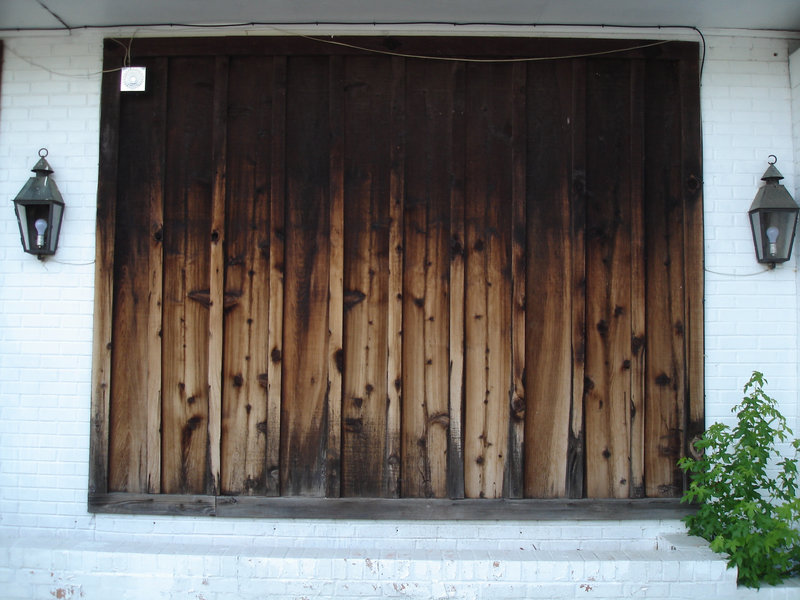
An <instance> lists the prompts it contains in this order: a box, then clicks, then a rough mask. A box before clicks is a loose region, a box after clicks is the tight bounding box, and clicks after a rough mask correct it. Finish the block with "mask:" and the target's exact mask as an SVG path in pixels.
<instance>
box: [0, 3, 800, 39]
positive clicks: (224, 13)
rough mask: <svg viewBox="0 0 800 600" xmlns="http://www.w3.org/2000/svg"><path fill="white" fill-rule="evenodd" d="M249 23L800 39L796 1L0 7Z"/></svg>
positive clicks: (16, 26)
mask: <svg viewBox="0 0 800 600" xmlns="http://www.w3.org/2000/svg"><path fill="white" fill-rule="evenodd" d="M250 23H253V24H273V25H279V24H321V25H334V24H353V25H371V24H381V25H390V24H400V23H448V24H449V23H457V24H466V23H469V24H487V25H531V24H537V25H563V26H581V25H587V26H598V25H607V26H615V25H616V26H623V27H653V26H664V27H668V26H680V27H696V28H699V29H748V30H780V31H798V32H800V1H798V0H760V1H759V2H734V1H732V0H223V1H220V0H0V30H5V31H13V30H35V29H71V28H86V27H90V28H93V27H125V26H147V25H151V26H153V25H174V24H186V25H222V24H250Z"/></svg>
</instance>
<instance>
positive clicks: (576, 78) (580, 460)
mask: <svg viewBox="0 0 800 600" xmlns="http://www.w3.org/2000/svg"><path fill="white" fill-rule="evenodd" d="M586 78H587V67H586V61H585V60H584V59H577V60H575V61H574V62H573V65H572V82H573V83H572V100H571V102H570V104H571V105H572V122H573V123H574V125H573V126H572V136H571V143H572V153H571V154H572V160H571V166H572V172H571V174H570V220H571V234H572V235H571V242H570V250H571V252H570V260H571V263H572V264H571V267H572V268H571V272H572V278H571V280H570V281H571V290H570V292H571V293H570V298H571V300H572V305H571V313H572V394H571V397H572V403H571V406H570V415H569V435H568V442H567V472H566V478H567V481H566V490H565V492H566V495H567V496H568V497H569V498H582V497H583V495H584V490H585V487H586V486H585V479H586V458H585V453H586V450H585V446H586V434H585V429H584V421H585V419H584V413H585V411H584V398H585V396H586V388H587V385H586V204H587V190H586V152H587V140H586V102H587V100H586Z"/></svg>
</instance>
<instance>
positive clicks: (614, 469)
mask: <svg viewBox="0 0 800 600" xmlns="http://www.w3.org/2000/svg"><path fill="white" fill-rule="evenodd" d="M590 64H591V69H590V75H589V89H588V91H587V97H588V99H589V105H588V111H587V114H588V135H587V140H588V147H589V149H590V153H589V155H588V157H587V158H588V163H587V183H588V186H589V193H590V198H591V200H590V202H589V205H588V210H587V240H586V245H587V249H586V257H587V259H586V260H587V274H588V277H587V282H586V285H587V290H586V296H587V305H586V320H587V347H586V375H587V382H588V388H589V389H588V390H587V394H586V397H585V411H586V413H585V416H586V460H587V468H586V488H587V489H586V491H587V495H588V496H589V497H596V498H607V497H613V498H625V497H628V495H629V486H630V402H631V399H630V381H631V378H630V366H631V361H630V350H631V343H630V340H631V321H630V318H631V317H630V315H631V307H630V301H631V289H630V287H631V286H630V258H631V256H630V253H631V249H630V219H631V216H630V203H631V192H630V170H631V162H630V156H629V153H630V146H629V142H628V136H629V135H630V131H629V129H630V98H629V94H630V73H629V62H628V61H618V60H605V59H601V60H595V61H591V62H590Z"/></svg>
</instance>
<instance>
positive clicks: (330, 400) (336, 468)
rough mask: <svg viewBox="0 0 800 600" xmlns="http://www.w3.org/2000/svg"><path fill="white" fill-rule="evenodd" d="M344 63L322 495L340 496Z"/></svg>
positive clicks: (333, 164)
mask: <svg viewBox="0 0 800 600" xmlns="http://www.w3.org/2000/svg"><path fill="white" fill-rule="evenodd" d="M343 63H344V61H343V58H342V57H341V56H332V57H331V58H330V66H329V69H330V75H329V77H330V84H329V99H330V120H329V123H330V140H331V141H330V184H329V185H330V187H329V193H330V239H329V242H328V244H329V245H328V252H329V257H330V266H329V269H328V393H327V398H326V410H327V424H328V431H327V434H326V435H327V455H326V459H325V486H326V487H325V495H326V496H328V497H333V498H338V497H339V495H340V494H341V489H340V486H341V477H340V475H341V429H342V376H343V370H344V369H343V365H342V357H343V356H344V349H343V345H344V342H343V340H342V336H343V331H342V328H343V323H342V321H343V319H344V298H343V295H344V287H343V286H344V64H343Z"/></svg>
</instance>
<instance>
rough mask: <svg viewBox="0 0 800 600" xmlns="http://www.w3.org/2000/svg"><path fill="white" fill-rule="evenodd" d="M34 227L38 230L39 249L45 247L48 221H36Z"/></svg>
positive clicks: (37, 241) (37, 242)
mask: <svg viewBox="0 0 800 600" xmlns="http://www.w3.org/2000/svg"><path fill="white" fill-rule="evenodd" d="M33 226H34V227H35V228H36V245H37V246H38V247H39V248H43V247H44V234H45V232H46V231H47V221H46V220H44V219H36V221H34V223H33Z"/></svg>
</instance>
